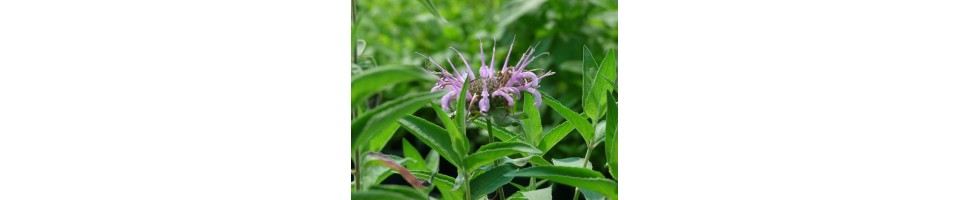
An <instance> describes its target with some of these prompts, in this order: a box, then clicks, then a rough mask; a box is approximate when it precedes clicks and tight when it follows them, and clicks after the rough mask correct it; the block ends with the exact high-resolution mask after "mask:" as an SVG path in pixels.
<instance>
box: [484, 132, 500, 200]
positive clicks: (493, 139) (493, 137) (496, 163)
mask: <svg viewBox="0 0 970 200" xmlns="http://www.w3.org/2000/svg"><path fill="white" fill-rule="evenodd" d="M485 126H486V128H487V129H485V130H488V143H492V142H494V141H495V135H493V134H492V117H491V116H487V117H485ZM498 165H499V161H498V160H495V166H496V167H497V166H498ZM498 196H499V199H505V189H504V188H503V186H499V187H498Z"/></svg>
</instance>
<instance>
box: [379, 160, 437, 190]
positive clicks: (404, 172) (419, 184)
mask: <svg viewBox="0 0 970 200" xmlns="http://www.w3.org/2000/svg"><path fill="white" fill-rule="evenodd" d="M367 156H370V157H371V158H375V159H376V161H378V163H380V164H381V165H384V166H386V167H389V168H391V169H392V170H394V171H396V172H397V173H398V174H400V175H401V177H403V178H404V180H405V181H407V182H408V184H411V186H412V187H414V188H418V189H421V190H424V189H427V188H428V187H427V186H425V184H427V182H426V181H425V180H422V179H418V178H417V177H415V176H414V174H411V171H408V169H407V168H404V166H401V164H399V163H397V162H395V161H394V160H393V159H391V158H389V157H387V156H385V155H384V154H381V153H375V152H368V153H367Z"/></svg>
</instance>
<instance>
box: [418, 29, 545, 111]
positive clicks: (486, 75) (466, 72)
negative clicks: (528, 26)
mask: <svg viewBox="0 0 970 200" xmlns="http://www.w3.org/2000/svg"><path fill="white" fill-rule="evenodd" d="M512 41H513V43H514V41H515V38H514V37H513V38H512ZM513 45H514V44H511V45H509V52H508V54H507V55H506V56H505V62H504V64H502V68H501V70H499V71H498V72H496V71H495V65H494V64H495V45H494V43H493V45H492V59H491V60H490V61H489V63H488V64H485V50H484V49H483V47H482V43H481V41H479V51H480V52H481V53H480V54H479V55H480V60H481V62H482V66H481V67H480V68H479V70H478V77H476V76H475V73H474V72H473V71H472V68H471V66H470V65H469V64H468V61H467V60H465V56H463V55H461V52H458V50H457V49H455V48H451V49H452V50H454V51H455V52H458V57H459V58H461V61H462V62H463V63H464V64H465V67H464V69H462V70H459V69H460V68H461V67H455V65H454V63H452V62H451V58H448V64H449V65H451V71H448V70H447V69H445V68H444V67H442V66H441V65H440V64H438V62H435V61H434V59H431V58H430V57H428V56H425V55H424V54H421V53H418V54H419V55H421V56H424V57H425V58H428V60H429V61H431V63H432V64H434V65H435V66H436V67H437V68H438V70H439V71H438V72H429V73H432V74H434V75H436V76H438V83H437V84H435V86H434V87H433V88H431V91H438V90H445V91H448V92H447V93H446V94H445V95H444V96H442V97H441V107H442V109H443V110H445V111H446V112H450V110H451V107H452V106H451V102H452V101H455V100H458V97H459V96H458V95H465V99H467V100H468V101H469V102H468V103H467V104H466V105H468V106H469V110H477V111H479V112H480V113H482V114H486V113H488V110H489V108H491V107H493V106H496V107H501V106H512V105H513V104H515V100H516V99H519V98H520V97H521V96H520V95H521V92H528V93H530V94H532V96H533V97H535V105H533V106H536V107H539V105H542V95H541V94H540V93H539V90H537V89H538V88H539V80H541V79H542V78H544V77H546V76H550V75H553V74H555V72H546V73H542V75H536V73H535V72H533V71H535V70H529V71H526V70H525V67H526V66H528V65H529V63H532V61H535V59H536V58H538V57H539V56H542V55H546V54H549V53H548V52H546V53H541V54H539V55H535V56H533V54H534V53H535V51H536V46H538V44H537V45H536V46H531V47H529V48H528V49H527V50H526V52H525V53H523V54H522V57H520V58H519V61H518V62H517V63H516V64H515V65H513V66H509V60H510V58H511V56H512V47H513ZM465 80H469V82H468V87H469V88H468V90H467V93H466V94H458V93H460V92H461V89H462V88H461V87H462V84H463V83H464V82H465ZM503 102H504V103H503ZM475 108H477V109H475Z"/></svg>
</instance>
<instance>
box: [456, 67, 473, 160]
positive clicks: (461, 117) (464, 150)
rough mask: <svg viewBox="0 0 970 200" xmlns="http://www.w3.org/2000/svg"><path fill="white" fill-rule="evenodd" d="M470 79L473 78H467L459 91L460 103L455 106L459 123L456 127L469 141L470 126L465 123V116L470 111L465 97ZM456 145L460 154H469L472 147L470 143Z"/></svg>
mask: <svg viewBox="0 0 970 200" xmlns="http://www.w3.org/2000/svg"><path fill="white" fill-rule="evenodd" d="M470 80H471V79H465V83H463V84H462V86H461V92H460V93H458V103H457V106H455V123H457V126H456V127H458V131H460V132H461V137H462V138H466V139H465V140H466V141H467V137H466V135H467V134H466V131H467V129H468V127H467V125H466V124H465V117H466V116H465V115H466V114H467V113H468V112H467V109H468V108H467V107H466V106H465V97H466V96H467V95H465V94H468V82H469V81H470ZM455 147H457V148H456V149H455V151H456V152H458V155H467V154H468V151H469V149H471V147H470V144H468V145H464V144H460V145H455Z"/></svg>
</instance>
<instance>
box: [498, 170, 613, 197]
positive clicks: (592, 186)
mask: <svg viewBox="0 0 970 200" xmlns="http://www.w3.org/2000/svg"><path fill="white" fill-rule="evenodd" d="M511 175H512V176H519V177H536V178H541V179H547V180H550V181H552V182H556V183H560V184H565V185H569V186H573V187H578V188H580V189H587V190H590V191H593V192H598V193H600V194H604V195H606V196H607V197H609V198H610V199H617V193H618V188H617V184H616V182H615V181H613V180H609V179H606V178H605V177H603V174H600V173H599V172H596V171H593V170H591V169H584V168H578V167H563V166H539V167H531V168H526V169H523V170H519V171H517V172H514V173H512V174H511Z"/></svg>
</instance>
